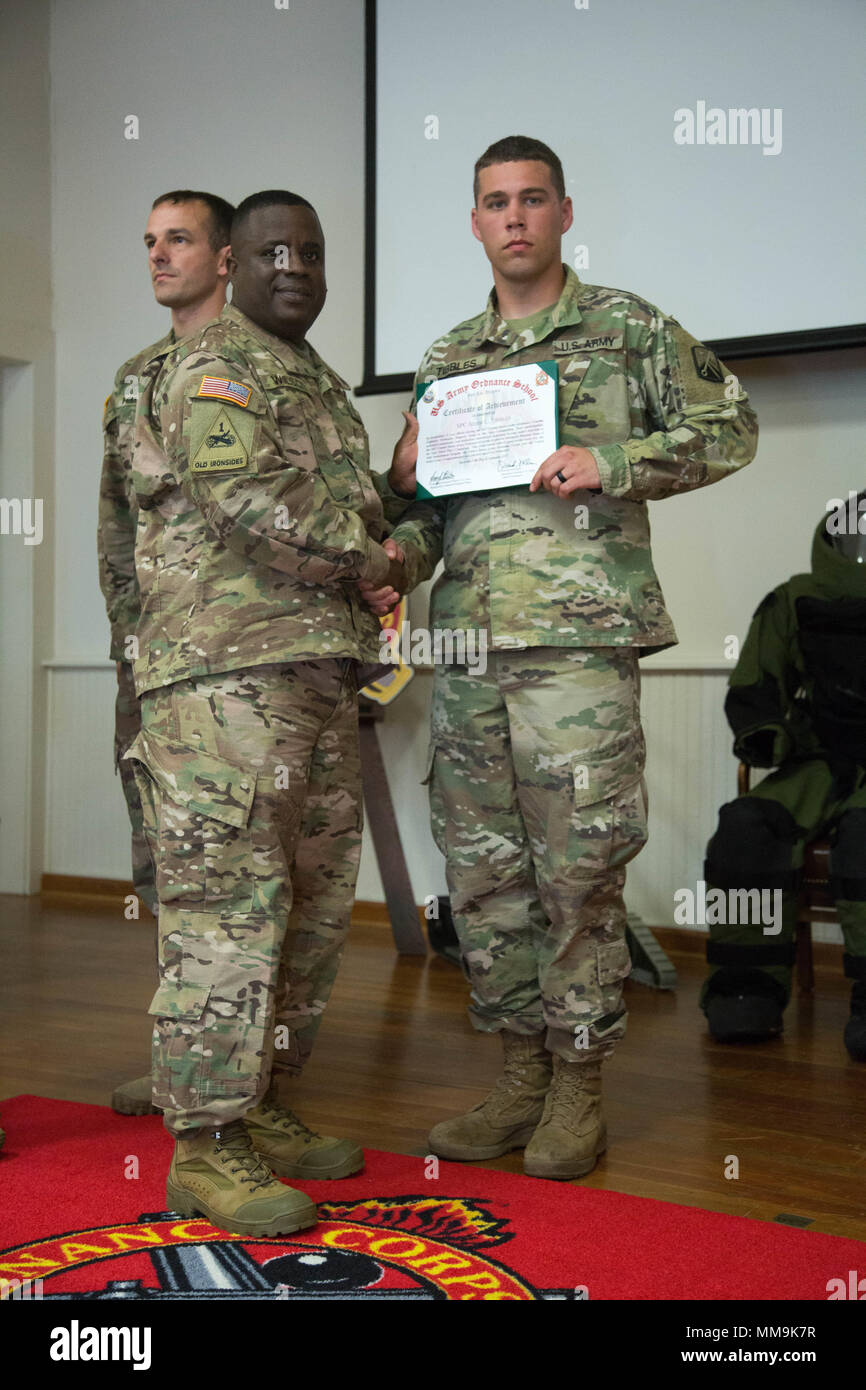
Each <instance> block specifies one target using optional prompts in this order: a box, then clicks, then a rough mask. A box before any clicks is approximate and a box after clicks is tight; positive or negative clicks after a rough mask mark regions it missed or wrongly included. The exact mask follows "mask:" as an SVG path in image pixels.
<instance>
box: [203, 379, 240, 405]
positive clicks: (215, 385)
mask: <svg viewBox="0 0 866 1390" xmlns="http://www.w3.org/2000/svg"><path fill="white" fill-rule="evenodd" d="M198 394H199V395H200V396H208V397H210V398H212V399H214V400H218V401H229V402H230V404H231V405H241V406H248V405H249V403H250V396H251V395H252V394H253V392H252V387H250V386H242V385H241V383H240V382H239V381H230V380H229V378H228V377H227V376H203V377H202V379H201V386H200V387H199V388H198Z"/></svg>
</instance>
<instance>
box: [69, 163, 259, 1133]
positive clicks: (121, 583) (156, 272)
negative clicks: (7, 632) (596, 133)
mask: <svg viewBox="0 0 866 1390" xmlns="http://www.w3.org/2000/svg"><path fill="white" fill-rule="evenodd" d="M233 211H234V208H233V207H232V205H231V203H227V202H226V201H225V199H224V198H219V197H217V196H215V195H214V194H212V193H200V192H196V191H193V190H192V189H176V190H175V191H173V192H171V193H163V194H162V195H161V196H160V197H159V198H157V199H156V200H155V201H154V203H153V206H152V208H151V213H150V217H149V218H148V222H147V227H146V228H145V233H144V242H145V246H146V247H147V253H148V269H149V271H150V276H151V280H152V283H153V292H154V298H155V299H156V301H157V303H158V304H162V305H164V306H165V307H166V308H168V309H170V310H171V322H172V326H171V330H170V332H169V333H167V334H166V336H165V337H164V338H161V339H160V341H159V342H157V343H152V344H151V346H150V347H147V348H145V349H144V350H143V351H142V352H138V353H136V355H135V356H134V357H131V358H130V359H129V361H128V362H124V364H123V366H122V367H121V368H120V370H119V371H118V373H117V375H116V376H115V378H114V387H113V389H112V392H111V395H110V396H109V397H108V399H107V401H106V402H105V414H104V417H103V422H102V429H103V435H104V442H105V451H104V456H103V462H102V477H101V481H100V489H99V526H98V534H97V548H98V555H99V583H100V587H101V589H102V592H103V595H104V597H105V603H106V608H107V610H108V621H109V624H110V626H111V649H110V655H111V659H112V660H113V661H114V662H116V664H117V699H116V704H115V721H114V765H115V768H116V769H117V770H118V771H119V773H120V780H121V785H122V787H123V794H124V797H125V799H126V806H127V810H128V812H129V821H130V825H131V828H132V882H133V887H134V889H135V892H136V894H137V895H138V897H139V898H140V899H141V901H142V902H143V903H144V904H145V906H146V907H147V908H148V909H149V910H150V911H151V912H152V913H153V914H154V915H156V913H157V900H156V889H155V886H154V877H153V865H152V862H151V858H150V851H149V849H148V847H147V844H146V841H145V838H144V828H143V825H142V816H141V802H140V799H139V795H138V788H137V786H136V781H135V777H134V775H133V771H132V766H131V764H130V763H127V762H125V761H123V755H124V753H125V752H126V750H127V749H128V748H129V747H130V745H131V744H132V742H133V740H134V739H135V737H136V735H137V733H138V731H139V729H140V728H141V711H140V708H139V703H138V698H137V696H136V693H135V684H134V681H133V678H132V657H133V652H134V649H135V646H134V644H135V631H136V628H137V626H138V619H139V607H140V599H139V592H138V580H137V579H136V575H135V530H136V524H137V519H138V503H137V501H136V497H135V493H134V491H133V489H132V484H131V462H132V439H133V433H134V424H135V407H136V401H137V400H138V394H139V389H138V383H139V374H140V372H141V369H142V367H143V366H144V364H145V363H146V362H148V361H149V360H150V359H151V358H152V357H153V356H154V355H155V354H156V353H159V352H162V351H163V350H164V349H166V348H168V347H169V346H170V345H172V344H174V343H175V342H176V341H177V339H178V338H181V337H183V336H184V335H185V334H187V333H192V332H194V331H195V330H196V329H199V328H202V327H203V326H204V324H206V323H208V322H209V321H210V320H211V319H214V318H217V317H218V316H219V314H220V313H221V312H222V309H223V307H224V306H225V301H226V285H227V283H228V268H227V257H228V243H229V231H230V227H231V218H232V213H233ZM111 1105H112V1109H113V1110H115V1111H117V1112H118V1113H119V1114H122V1115H146V1114H149V1113H150V1112H151V1111H152V1110H153V1106H152V1104H151V1078H150V1073H148V1074H147V1075H146V1076H141V1077H138V1078H137V1079H136V1080H135V1081H129V1082H126V1083H124V1084H123V1085H122V1086H118V1087H117V1088H116V1090H115V1091H114V1094H113V1095H112V1097H111Z"/></svg>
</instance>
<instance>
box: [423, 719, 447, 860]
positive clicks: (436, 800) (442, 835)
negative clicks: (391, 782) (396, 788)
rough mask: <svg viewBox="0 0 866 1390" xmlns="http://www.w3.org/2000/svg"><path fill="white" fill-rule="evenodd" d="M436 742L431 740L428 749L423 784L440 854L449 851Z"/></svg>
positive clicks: (432, 828)
mask: <svg viewBox="0 0 866 1390" xmlns="http://www.w3.org/2000/svg"><path fill="white" fill-rule="evenodd" d="M436 752H437V749H436V744H435V743H433V742H431V744H430V746H429V748H428V749H427V762H426V764H425V768H424V776H423V778H422V779H421V786H422V787H426V788H427V795H428V798H429V801H430V833H431V835H432V836H433V843H434V844H435V846H436V848H437V849H438V850H439V853H440V854H446V855H447V853H448V849H447V837H446V829H447V826H446V817H445V809H444V806H443V803H442V793H441V790H440V788H439V787H438V786H437V784H436V778H435V771H436Z"/></svg>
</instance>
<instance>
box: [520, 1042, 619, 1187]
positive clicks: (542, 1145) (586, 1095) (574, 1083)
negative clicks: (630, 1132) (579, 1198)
mask: <svg viewBox="0 0 866 1390" xmlns="http://www.w3.org/2000/svg"><path fill="white" fill-rule="evenodd" d="M606 1145H607V1130H606V1128H605V1123H604V1116H603V1115H602V1113H601V1062H600V1061H584V1062H566V1061H565V1059H564V1058H562V1057H554V1059H553V1083H552V1085H551V1087H550V1090H549V1091H548V1093H547V1100H546V1101H545V1103H544V1114H543V1115H542V1117H541V1123H540V1125H539V1126H538V1129H537V1130H536V1131H535V1133H534V1134H533V1136H532V1138H531V1139H530V1141H529V1143H528V1144H527V1146H526V1151H525V1153H524V1155H523V1171H524V1173H528V1174H529V1175H530V1177H533V1178H582V1177H584V1176H585V1175H586V1174H587V1173H590V1172H592V1169H593V1168H594V1167H595V1164H596V1160H597V1158H598V1156H599V1154H603V1153H604V1150H605V1147H606Z"/></svg>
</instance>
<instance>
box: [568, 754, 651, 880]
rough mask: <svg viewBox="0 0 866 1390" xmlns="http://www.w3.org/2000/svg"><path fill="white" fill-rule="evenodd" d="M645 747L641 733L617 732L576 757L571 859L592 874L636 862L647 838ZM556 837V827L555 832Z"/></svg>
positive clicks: (573, 772) (569, 843)
mask: <svg viewBox="0 0 866 1390" xmlns="http://www.w3.org/2000/svg"><path fill="white" fill-rule="evenodd" d="M645 762H646V746H645V744H644V737H643V730H642V729H640V728H638V729H637V730H634V729H632V730H629V731H628V732H627V733H624V734H623V733H616V734H613V735H612V736H611V737H609V738H608V739H606V740H604V741H602V742H600V743H597V744H594V745H593V746H592V747H591V748H587V749H584V750H582V751H581V752H579V753H577V754H575V757H574V761H573V763H572V779H573V800H572V808H573V809H572V814H571V818H570V822H569V825H568V828H567V837H568V844H567V848H566V850H565V853H566V856H567V858H568V860H569V861H570V862H572V863H577V862H579V863H580V865H581V868H582V869H584V870H585V871H586V872H589V873H602V872H604V871H605V870H606V869H608V868H611V867H614V866H615V865H617V864H620V863H626V862H627V861H628V859H630V858H632V857H633V856H634V855H635V854H636V853H637V851H638V850H639V849H640V847H641V845H642V844H643V843H644V842H645V840H646V815H645V809H642V808H643V806H644V803H643V793H642V791H641V785H642V778H643V772H644V766H645ZM552 833H553V834H555V833H556V832H555V828H552Z"/></svg>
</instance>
